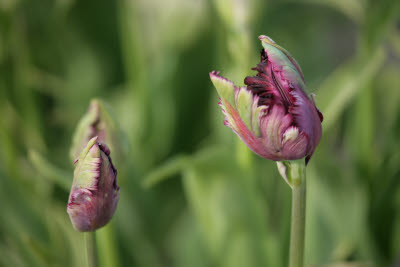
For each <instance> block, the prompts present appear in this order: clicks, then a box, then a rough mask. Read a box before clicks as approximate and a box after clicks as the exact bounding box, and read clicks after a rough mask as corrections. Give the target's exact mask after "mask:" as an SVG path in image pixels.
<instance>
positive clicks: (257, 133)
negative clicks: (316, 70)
mask: <svg viewBox="0 0 400 267" xmlns="http://www.w3.org/2000/svg"><path fill="white" fill-rule="evenodd" d="M259 39H260V40H261V42H262V45H263V47H264V49H263V50H262V51H261V62H260V63H259V64H258V65H257V67H255V68H253V70H256V71H257V72H258V73H257V74H256V76H252V77H246V78H245V79H244V83H245V84H246V85H247V86H245V87H237V86H235V85H234V84H233V82H231V81H229V80H227V79H225V78H223V77H221V76H220V75H219V73H218V72H215V71H213V72H211V73H210V78H211V80H212V82H213V84H214V86H215V87H216V89H217V91H218V94H219V96H220V100H221V101H220V105H221V107H222V111H223V113H224V114H225V122H224V123H225V125H227V126H229V127H230V128H231V129H232V130H233V131H234V132H235V133H236V134H237V135H238V136H239V137H240V139H242V141H243V142H244V143H245V144H246V145H247V146H248V147H249V148H250V149H251V150H252V151H253V152H254V153H256V154H258V155H260V156H261V157H263V158H266V159H270V160H275V161H282V160H295V159H301V158H306V162H308V160H309V159H310V158H311V156H312V154H313V152H314V150H315V148H316V147H317V145H318V143H319V140H320V139H321V134H322V128H321V122H322V119H323V117H322V114H321V112H320V111H319V110H318V108H317V107H316V106H315V103H314V101H313V99H312V98H310V97H309V96H307V94H306V92H305V91H306V85H305V81H304V77H303V73H302V72H301V69H300V67H299V65H298V64H297V62H296V61H295V59H294V58H292V57H291V55H290V54H289V53H288V52H287V51H286V50H285V49H283V48H282V47H280V46H279V45H277V44H276V43H275V42H274V41H272V40H271V39H270V38H268V37H267V36H263V35H262V36H260V37H259Z"/></svg>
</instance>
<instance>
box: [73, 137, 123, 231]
mask: <svg viewBox="0 0 400 267" xmlns="http://www.w3.org/2000/svg"><path fill="white" fill-rule="evenodd" d="M75 164H76V166H75V172H74V180H73V183H72V188H71V192H70V195H69V201H68V206H67V212H68V214H69V217H70V219H71V222H72V224H73V226H74V228H75V229H76V230H78V231H80V232H88V231H94V230H96V229H98V228H100V227H102V226H104V225H106V224H107V223H108V222H109V221H110V220H111V218H112V216H113V214H114V212H115V209H116V207H117V203H118V199H119V187H118V185H117V170H116V169H115V167H114V165H113V163H112V161H111V158H110V150H109V149H108V147H107V146H106V145H104V144H102V143H99V142H98V137H97V136H96V137H94V138H92V139H91V140H90V141H89V142H88V144H87V146H86V148H84V149H83V150H82V152H81V153H80V155H79V157H78V159H77V160H76V161H75Z"/></svg>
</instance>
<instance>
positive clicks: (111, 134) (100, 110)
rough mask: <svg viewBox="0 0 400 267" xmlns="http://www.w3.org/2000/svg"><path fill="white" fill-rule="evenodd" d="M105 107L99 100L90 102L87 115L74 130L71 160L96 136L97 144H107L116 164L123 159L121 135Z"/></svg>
mask: <svg viewBox="0 0 400 267" xmlns="http://www.w3.org/2000/svg"><path fill="white" fill-rule="evenodd" d="M115 121H116V120H115V119H114V118H113V116H112V115H111V112H110V109H109V108H108V107H107V105H106V104H105V103H104V102H103V101H101V100H99V99H92V100H91V101H90V105H89V109H88V111H87V113H86V114H85V115H84V116H83V117H82V118H81V120H80V121H79V123H78V126H77V128H76V130H75V133H74V136H73V139H72V146H71V150H70V158H71V160H75V159H76V158H77V157H78V156H79V154H80V153H81V151H82V149H84V148H85V147H86V145H87V143H88V142H89V140H90V139H92V138H93V137H95V136H97V137H98V142H100V143H102V144H107V145H108V146H109V148H110V150H111V151H113V157H114V159H116V162H117V163H118V162H119V159H120V158H123V155H122V154H123V151H122V150H123V147H124V146H123V145H122V144H121V140H122V138H121V134H120V131H119V129H118V127H117V125H116V123H115Z"/></svg>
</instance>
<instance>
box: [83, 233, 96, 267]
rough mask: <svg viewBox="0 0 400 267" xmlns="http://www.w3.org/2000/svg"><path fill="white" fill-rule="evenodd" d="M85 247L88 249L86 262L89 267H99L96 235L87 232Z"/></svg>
mask: <svg viewBox="0 0 400 267" xmlns="http://www.w3.org/2000/svg"><path fill="white" fill-rule="evenodd" d="M84 235H85V247H86V262H87V267H97V266H98V264H97V254H96V233H95V232H86V233H84Z"/></svg>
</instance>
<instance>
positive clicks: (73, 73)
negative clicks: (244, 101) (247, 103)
mask: <svg viewBox="0 0 400 267" xmlns="http://www.w3.org/2000/svg"><path fill="white" fill-rule="evenodd" d="M399 5H400V1H398V0H381V1H374V0H370V1H368V0H336V1H335V0H302V1H290V0H286V1H262V0H249V1H245V0H215V1H212V0H168V1H167V0H118V1H106V0H85V1H83V0H82V1H78V0H40V1H33V0H0V265H1V266H83V264H84V259H85V258H84V249H83V245H84V244H83V236H82V234H80V233H78V232H76V231H75V230H74V229H73V228H72V225H71V223H70V221H69V217H68V215H67V213H66V204H67V199H68V194H69V188H70V185H71V183H72V177H73V165H72V162H71V161H70V160H69V155H68V153H69V147H70V145H71V139H72V134H73V131H74V129H75V127H76V125H77V123H78V121H79V119H80V117H81V116H83V114H84V113H85V112H86V110H87V108H88V105H89V102H90V99H91V98H94V97H99V98H102V99H103V100H105V101H106V102H108V103H109V105H110V106H111V107H112V109H113V113H114V115H115V117H116V120H117V122H118V124H119V125H120V128H121V130H122V132H123V136H124V137H123V138H125V139H126V148H127V150H128V151H129V152H128V154H127V156H126V157H125V158H124V159H123V160H119V161H116V162H115V165H116V167H117V168H118V171H119V172H118V179H119V185H120V187H121V195H120V203H119V206H118V209H117V212H116V214H115V216H114V218H113V220H112V223H111V224H109V225H108V226H107V227H105V228H103V229H102V230H100V231H98V233H97V237H98V250H99V255H100V263H101V266H102V267H104V266H116V267H122V266H143V267H149V266H151V267H153V266H154V267H161V266H163V267H164V266H167V267H168V266H177V267H209V266H210V267H220V266H221V267H236V266H237V267H243V266H249V267H253V266H256V267H258V266H272V267H275V266H276V267H280V266H285V265H286V264H287V261H288V259H287V255H288V244H289V220H290V201H291V192H290V188H289V187H288V186H287V185H286V183H285V182H284V180H283V179H282V178H280V176H279V174H278V172H277V169H276V164H275V163H274V162H272V161H267V160H264V159H261V158H259V157H258V156H256V155H253V154H252V153H251V152H250V151H249V150H248V149H247V148H246V147H245V146H244V145H243V144H241V143H240V141H238V138H237V137H236V136H235V135H234V134H233V133H232V132H231V131H230V129H229V128H227V127H225V126H223V123H222V121H223V116H222V113H221V111H220V108H219V107H218V105H217V102H218V97H217V95H216V91H215V89H214V88H213V86H212V84H211V82H210V80H209V77H208V72H210V71H211V70H214V69H215V70H221V71H222V75H224V76H226V77H229V78H231V79H232V80H233V81H235V82H236V83H238V84H243V79H244V77H245V76H246V75H248V74H251V73H254V72H252V71H250V68H251V67H254V66H255V65H256V64H257V63H258V60H259V51H260V50H261V45H260V43H259V40H258V39H257V37H258V35H261V34H265V35H268V36H270V37H272V39H274V40H275V41H276V42H277V43H279V44H280V45H282V46H283V47H285V48H286V49H287V50H289V51H290V52H291V54H292V55H293V56H294V57H295V58H296V59H297V61H298V62H299V64H300V65H301V67H302V69H303V72H304V75H305V78H306V81H307V84H308V87H309V89H310V92H313V93H315V94H316V95H317V97H316V99H317V105H318V106H319V108H320V109H321V110H322V112H323V113H324V116H325V120H324V122H323V128H324V134H323V137H322V140H321V143H320V145H319V147H318V148H317V151H316V153H315V154H314V157H313V159H312V160H311V161H310V164H309V167H308V169H307V170H308V182H307V183H308V198H307V205H308V206H307V227H306V228H307V229H306V231H307V237H306V263H307V265H308V266H398V265H395V264H396V262H399V261H400V186H399V184H400V138H399V136H400V105H399V104H398V103H399V102H400V20H399V19H400V8H399ZM397 264H399V263H397Z"/></svg>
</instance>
